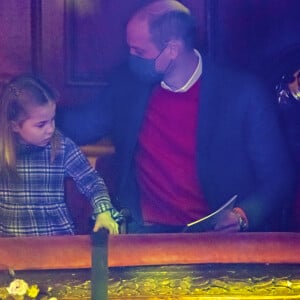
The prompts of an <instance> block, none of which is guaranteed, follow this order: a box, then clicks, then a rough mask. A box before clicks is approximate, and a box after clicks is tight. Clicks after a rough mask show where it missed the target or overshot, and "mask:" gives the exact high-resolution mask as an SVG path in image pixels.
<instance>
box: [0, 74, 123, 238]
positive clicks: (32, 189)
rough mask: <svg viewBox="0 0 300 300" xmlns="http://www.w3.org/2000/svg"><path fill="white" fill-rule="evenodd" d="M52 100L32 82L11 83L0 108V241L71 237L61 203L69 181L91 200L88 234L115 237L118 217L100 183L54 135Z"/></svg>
mask: <svg viewBox="0 0 300 300" xmlns="http://www.w3.org/2000/svg"><path fill="white" fill-rule="evenodd" d="M56 99H57V97H56V95H55V93H54V91H53V90H52V89H51V88H50V87H49V86H48V85H47V84H46V83H45V82H43V81H41V80H40V79H38V78H34V77H32V76H27V75H23V76H19V77H16V78H14V79H12V80H11V81H10V82H9V83H8V84H7V85H6V86H5V87H4V89H3V91H2V98H1V102H0V235H1V236H25V235H28V236H29V235H62V234H74V225H73V222H72V220H71V217H70V214H69V212H68V209H67V206H66V203H65V201H64V179H65V177H72V178H73V179H74V181H75V182H76V184H77V186H78V188H79V190H80V191H81V192H82V193H83V194H84V195H85V196H86V197H88V198H89V199H90V200H91V204H92V206H93V209H94V217H95V226H94V228H93V231H97V230H98V229H99V228H101V227H104V228H106V229H108V230H109V232H110V233H111V234H117V233H118V224H117V222H116V221H115V220H114V218H115V219H117V218H119V217H120V216H119V214H118V212H117V211H115V210H114V209H113V207H112V205H111V202H110V199H109V196H108V192H107V189H106V186H105V184H104V181H103V179H102V178H101V177H100V176H99V175H98V173H97V172H96V171H95V170H94V169H93V168H92V167H91V166H90V164H89V162H88V160H87V158H86V157H85V156H84V155H83V154H82V152H81V151H80V149H79V148H78V147H77V146H76V145H75V144H74V142H72V141H71V140H70V139H68V138H67V137H65V136H63V135H62V134H61V133H60V132H59V131H58V130H56V129H55V121H54V118H55V109H56Z"/></svg>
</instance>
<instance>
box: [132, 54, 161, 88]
mask: <svg viewBox="0 0 300 300" xmlns="http://www.w3.org/2000/svg"><path fill="white" fill-rule="evenodd" d="M162 52H163V50H162V51H161V52H160V53H159V54H158V55H157V56H156V57H155V58H153V59H147V58H142V57H139V56H136V55H130V57H129V66H130V69H131V70H132V71H133V72H134V73H135V74H136V75H137V76H138V77H139V78H140V79H141V80H143V81H147V82H152V83H153V82H157V81H161V80H162V78H163V74H162V73H159V72H157V71H156V68H155V62H156V60H157V58H158V57H159V56H160V55H161V53H162Z"/></svg>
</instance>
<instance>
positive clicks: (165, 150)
mask: <svg viewBox="0 0 300 300" xmlns="http://www.w3.org/2000/svg"><path fill="white" fill-rule="evenodd" d="M199 88H200V83H199V81H198V82H196V83H195V84H194V85H193V86H192V87H191V88H190V89H189V90H188V91H187V92H185V93H174V92H171V91H168V90H165V89H163V88H161V87H158V88H156V89H155V90H154V91H153V94H152V96H151V99H150V102H149V106H148V109H147V113H146V116H145V119H144V123H143V124H142V128H141V132H140V136H139V143H138V150H137V153H136V157H135V158H136V165H137V178H138V180H139V185H140V187H141V191H140V192H141V207H142V213H143V218H144V221H145V222H150V223H159V224H168V225H185V224H186V223H189V222H192V221H194V220H196V219H198V218H200V217H202V216H205V215H206V214H207V213H208V206H207V204H206V201H205V200H204V198H203V194H202V192H201V187H200V185H199V179H198V176H197V170H196V165H197V164H196V130H197V123H198V110H199V109H198V108H199Z"/></svg>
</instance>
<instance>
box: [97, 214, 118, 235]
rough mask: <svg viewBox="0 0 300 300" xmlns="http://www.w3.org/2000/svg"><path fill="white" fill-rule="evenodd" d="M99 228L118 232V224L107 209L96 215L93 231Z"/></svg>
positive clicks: (112, 232) (111, 232) (113, 232)
mask: <svg viewBox="0 0 300 300" xmlns="http://www.w3.org/2000/svg"><path fill="white" fill-rule="evenodd" d="M100 228H106V229H107V230H108V231H109V233H110V234H118V233H119V225H118V223H117V222H116V221H115V220H114V219H113V218H112V217H111V214H110V211H109V210H108V211H105V212H103V213H101V214H98V215H97V217H96V222H95V226H94V228H93V231H94V232H96V231H98V230H99V229H100Z"/></svg>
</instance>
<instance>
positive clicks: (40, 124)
mask: <svg viewBox="0 0 300 300" xmlns="http://www.w3.org/2000/svg"><path fill="white" fill-rule="evenodd" d="M44 126H45V123H39V124H37V125H36V127H38V128H42V127H44Z"/></svg>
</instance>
